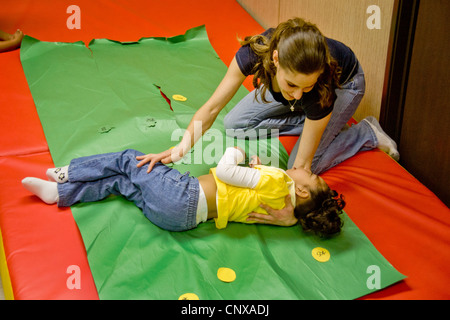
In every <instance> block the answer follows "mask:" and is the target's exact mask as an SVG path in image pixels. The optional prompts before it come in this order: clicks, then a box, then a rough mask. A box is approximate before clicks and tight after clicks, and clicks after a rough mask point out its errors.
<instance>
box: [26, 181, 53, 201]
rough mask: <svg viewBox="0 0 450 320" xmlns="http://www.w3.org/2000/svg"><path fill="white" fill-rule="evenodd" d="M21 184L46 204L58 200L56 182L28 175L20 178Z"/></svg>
mask: <svg viewBox="0 0 450 320" xmlns="http://www.w3.org/2000/svg"><path fill="white" fill-rule="evenodd" d="M22 185H23V186H24V187H25V189H27V190H28V191H30V192H31V193H33V194H35V195H36V196H38V197H39V198H40V199H41V200H42V201H44V202H45V203H47V204H54V203H56V202H58V199H59V196H58V185H57V183H56V182H51V181H45V180H42V179H38V178H30V177H28V178H25V179H23V180H22Z"/></svg>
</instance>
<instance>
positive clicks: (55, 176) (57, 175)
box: [46, 166, 69, 183]
mask: <svg viewBox="0 0 450 320" xmlns="http://www.w3.org/2000/svg"><path fill="white" fill-rule="evenodd" d="M46 175H47V177H48V180H50V181H54V182H58V183H64V182H67V180H68V179H69V166H65V167H61V168H51V169H48V170H47V172H46Z"/></svg>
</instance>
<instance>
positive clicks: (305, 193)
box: [295, 185, 310, 199]
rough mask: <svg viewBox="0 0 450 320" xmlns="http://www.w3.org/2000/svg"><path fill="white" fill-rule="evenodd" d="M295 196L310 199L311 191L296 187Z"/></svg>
mask: <svg viewBox="0 0 450 320" xmlns="http://www.w3.org/2000/svg"><path fill="white" fill-rule="evenodd" d="M295 194H296V195H297V196H299V197H300V198H302V199H308V198H309V197H310V195H309V190H308V189H306V188H305V187H304V186H299V185H296V186H295Z"/></svg>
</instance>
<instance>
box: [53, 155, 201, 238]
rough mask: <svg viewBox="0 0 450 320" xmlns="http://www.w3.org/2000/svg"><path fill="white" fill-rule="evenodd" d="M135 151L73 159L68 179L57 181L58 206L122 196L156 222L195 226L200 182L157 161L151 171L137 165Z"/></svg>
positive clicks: (179, 227)
mask: <svg viewBox="0 0 450 320" xmlns="http://www.w3.org/2000/svg"><path fill="white" fill-rule="evenodd" d="M139 155H143V153H140V152H138V151H135V150H125V151H122V152H116V153H106V154H99V155H93V156H88V157H82V158H77V159H73V160H72V161H71V163H70V165H69V181H68V182H66V183H61V184H58V194H59V200H58V206H60V207H68V206H71V205H72V204H75V203H78V202H92V201H99V200H102V199H104V198H106V197H107V196H109V195H111V194H114V195H122V196H124V197H125V198H126V199H128V200H129V201H132V202H134V204H135V205H136V206H138V207H139V208H140V209H142V212H143V213H144V215H145V216H146V217H147V218H148V219H149V220H150V221H151V222H152V223H154V224H155V225H157V226H159V227H161V228H163V229H166V230H170V231H184V230H189V229H192V228H195V227H196V226H197V224H196V214H197V204H198V195H199V182H198V179H197V178H194V177H189V173H188V172H187V173H185V174H181V173H180V172H179V171H177V170H176V169H172V168H169V167H167V166H165V165H163V164H161V163H160V162H158V163H157V164H156V165H155V166H154V168H153V170H152V171H151V172H150V173H147V167H148V166H147V165H145V166H143V167H141V168H138V167H137V166H136V165H137V164H138V162H139V161H137V160H136V156H139Z"/></svg>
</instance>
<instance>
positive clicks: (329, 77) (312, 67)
mask: <svg viewBox="0 0 450 320" xmlns="http://www.w3.org/2000/svg"><path fill="white" fill-rule="evenodd" d="M241 45H249V46H250V47H251V49H252V50H253V51H254V52H255V53H256V55H258V57H259V59H258V62H257V63H256V65H255V67H254V69H253V71H254V77H253V85H254V87H255V88H260V86H261V85H262V84H263V85H264V86H263V88H262V90H261V91H262V92H261V97H262V99H263V102H266V103H267V101H266V100H265V98H264V97H265V91H266V90H267V88H269V86H270V85H271V81H272V77H273V76H275V74H276V67H275V64H274V62H273V51H274V50H278V58H279V63H280V66H281V67H283V68H286V69H288V70H290V71H293V72H299V73H303V74H306V75H309V74H312V73H314V72H318V71H320V72H322V73H321V75H320V77H319V78H318V80H317V84H316V88H317V90H318V92H319V95H320V105H321V106H322V108H326V107H329V106H331V105H332V104H333V102H334V100H335V99H336V93H335V89H336V88H339V78H340V75H341V68H340V67H339V65H338V63H337V61H336V60H335V59H334V58H333V57H332V56H331V55H330V53H329V50H328V45H327V42H326V40H325V37H324V36H323V35H322V33H321V32H320V30H319V29H318V28H317V26H316V25H315V24H312V23H310V22H307V21H305V20H303V19H301V18H295V19H290V20H288V21H286V22H282V23H280V24H279V25H278V27H277V28H276V29H275V30H274V31H273V32H272V34H271V37H270V39H268V38H267V37H265V36H263V35H256V36H250V37H246V38H245V40H244V41H241Z"/></svg>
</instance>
